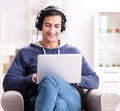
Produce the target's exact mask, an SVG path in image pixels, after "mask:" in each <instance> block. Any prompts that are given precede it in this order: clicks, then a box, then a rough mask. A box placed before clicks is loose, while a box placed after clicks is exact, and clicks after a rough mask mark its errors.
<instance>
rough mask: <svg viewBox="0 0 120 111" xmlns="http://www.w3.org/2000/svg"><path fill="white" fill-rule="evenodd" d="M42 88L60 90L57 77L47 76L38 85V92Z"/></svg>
mask: <svg viewBox="0 0 120 111" xmlns="http://www.w3.org/2000/svg"><path fill="white" fill-rule="evenodd" d="M41 88H45V89H50V88H58V84H57V80H56V77H54V76H53V75H50V74H49V75H46V76H45V77H44V78H43V79H42V80H41V82H40V83H39V84H38V90H39V89H41Z"/></svg>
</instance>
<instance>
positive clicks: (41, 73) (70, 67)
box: [37, 54, 82, 83]
mask: <svg viewBox="0 0 120 111" xmlns="http://www.w3.org/2000/svg"><path fill="white" fill-rule="evenodd" d="M37 62H38V63H37V74H38V83H39V82H40V81H41V80H42V79H43V78H44V77H45V75H46V74H55V75H57V76H59V77H61V78H63V79H64V80H65V81H67V82H69V83H79V82H80V81H81V64H82V55H81V54H47V55H41V54H40V55H38V61H37Z"/></svg>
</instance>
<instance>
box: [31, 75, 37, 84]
mask: <svg viewBox="0 0 120 111" xmlns="http://www.w3.org/2000/svg"><path fill="white" fill-rule="evenodd" d="M37 80H38V75H37V74H36V73H34V74H33V77H32V81H33V82H34V83H36V84H37Z"/></svg>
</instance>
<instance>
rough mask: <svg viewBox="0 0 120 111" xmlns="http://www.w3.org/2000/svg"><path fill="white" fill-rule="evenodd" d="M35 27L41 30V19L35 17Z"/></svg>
mask: <svg viewBox="0 0 120 111" xmlns="http://www.w3.org/2000/svg"><path fill="white" fill-rule="evenodd" d="M35 27H36V28H37V29H38V30H39V31H41V30H42V23H41V21H40V20H39V19H38V18H37V22H36V24H35Z"/></svg>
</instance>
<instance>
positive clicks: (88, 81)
mask: <svg viewBox="0 0 120 111" xmlns="http://www.w3.org/2000/svg"><path fill="white" fill-rule="evenodd" d="M78 85H79V86H80V87H82V88H86V89H97V88H98V86H99V77H98V75H97V74H96V72H94V71H93V69H92V68H91V67H90V66H89V64H88V63H87V62H86V60H85V58H84V56H83V59H82V77H81V82H80V83H79V84H78Z"/></svg>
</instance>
